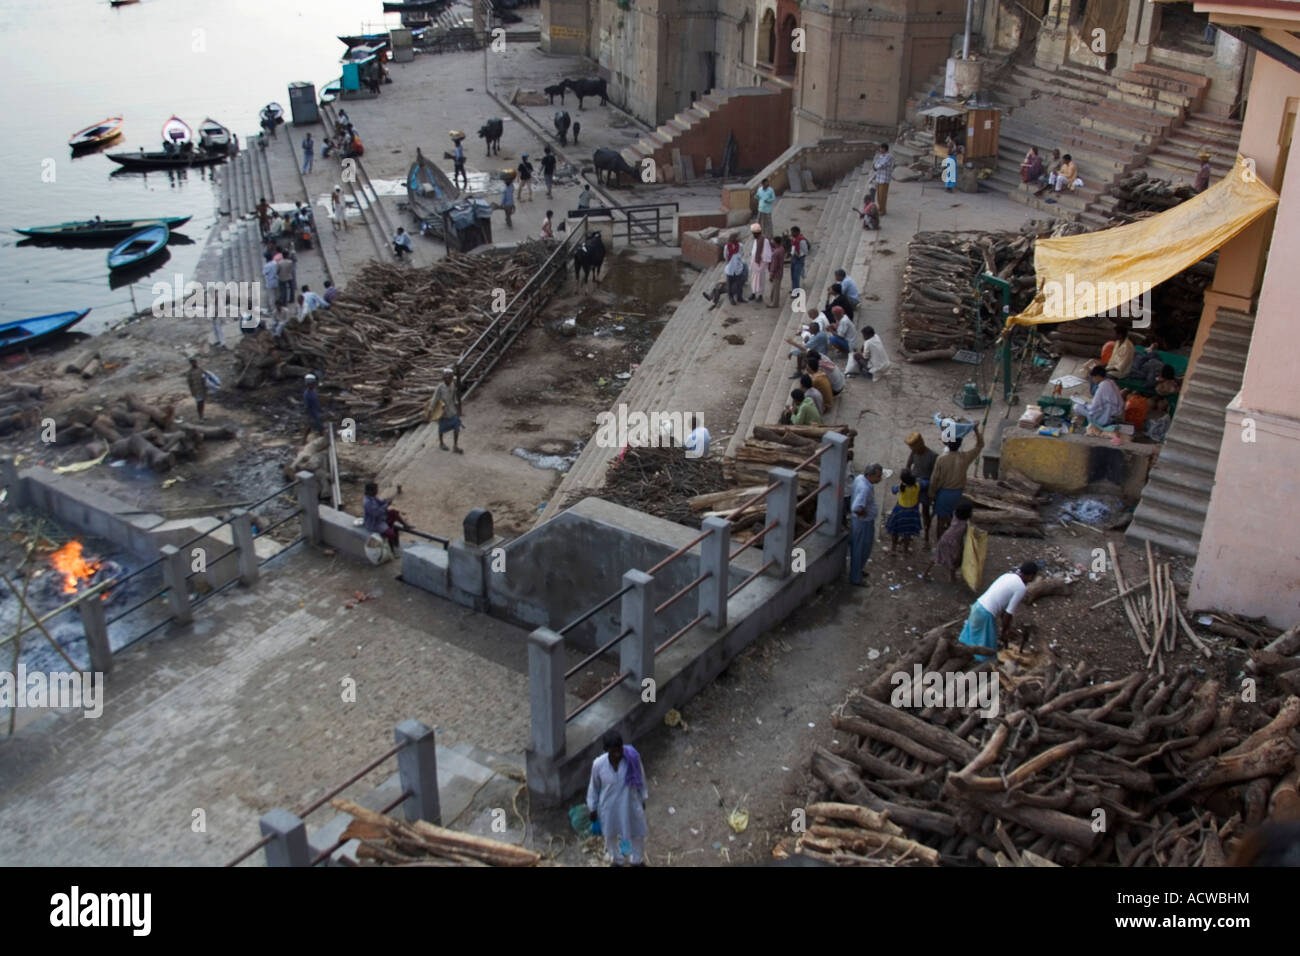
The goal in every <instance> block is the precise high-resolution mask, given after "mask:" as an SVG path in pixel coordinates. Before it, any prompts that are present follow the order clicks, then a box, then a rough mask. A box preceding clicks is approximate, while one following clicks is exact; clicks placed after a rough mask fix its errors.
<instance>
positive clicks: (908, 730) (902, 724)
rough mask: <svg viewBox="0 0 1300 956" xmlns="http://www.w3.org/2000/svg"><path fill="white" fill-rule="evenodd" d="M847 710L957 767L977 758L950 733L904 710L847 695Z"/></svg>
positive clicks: (966, 744)
mask: <svg viewBox="0 0 1300 956" xmlns="http://www.w3.org/2000/svg"><path fill="white" fill-rule="evenodd" d="M846 706H847V707H848V709H849V710H850V711H852V712H853V713H855V714H858V715H859V716H862V717H866V718H867V719H868V720H870V721H872V722H873V723H875V724H877V725H878V726H882V727H887V728H889V729H891V730H894V731H897V732H898V733H900V734H902V735H904V736H906V737H908V738H909V739H911V740H912V741H915V742H917V743H920V744H922V745H923V746H925V747H926V748H928V749H930V750H932V751H938V752H939V753H941V754H943V755H944V756H946V757H949V758H950V759H952V760H956V761H957V762H958V763H961V764H966V763H969V762H970V761H971V760H972V759H974V757H975V756H976V754H977V751H976V749H975V748H974V747H973V746H971V745H970V744H968V743H967V742H966V741H964V740H962V739H961V738H960V737H958V736H957V735H956V734H954V733H953V732H952V731H950V730H947V729H945V728H943V727H937V726H935V725H933V724H931V723H929V722H927V721H924V720H921V719H920V718H919V717H914V716H913V715H912V714H909V713H907V712H906V711H904V710H899V709H898V708H896V707H891V706H889V705H888V704H884V703H881V702H880V701H878V700H873V699H872V698H870V697H868V696H866V695H864V694H850V695H849V698H848V700H847V701H846Z"/></svg>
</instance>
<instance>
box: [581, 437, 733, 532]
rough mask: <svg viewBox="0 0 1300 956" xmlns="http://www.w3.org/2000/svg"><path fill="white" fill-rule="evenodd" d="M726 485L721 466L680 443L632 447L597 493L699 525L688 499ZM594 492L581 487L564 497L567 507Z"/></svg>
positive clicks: (615, 463)
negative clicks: (689, 452) (688, 454)
mask: <svg viewBox="0 0 1300 956" xmlns="http://www.w3.org/2000/svg"><path fill="white" fill-rule="evenodd" d="M724 487H726V479H724V478H723V476H722V466H721V465H720V464H719V463H718V462H717V461H716V460H713V459H709V458H687V457H686V453H685V451H684V450H683V449H681V448H679V447H669V448H639V447H629V448H628V449H627V450H626V451H625V452H623V454H622V455H620V456H619V457H617V458H615V459H614V460H613V461H612V462H610V464H609V469H608V470H607V471H606V473H605V483H604V485H602V486H601V489H600V491H599V492H597V494H599V496H600V497H601V498H604V499H605V500H606V501H612V502H614V503H615V504H619V505H623V506H624V507H627V508H635V509H636V510H637V511H644V512H645V513H646V514H650V515H654V516H655V517H657V518H664V519H665V520H668V521H676V522H677V523H678V524H685V525H690V526H691V527H693V528H698V527H699V526H700V516H699V515H697V514H695V512H693V511H692V510H691V507H690V505H689V504H688V503H687V502H688V501H689V500H691V499H692V498H693V497H694V496H696V495H702V494H705V493H707V492H711V491H717V490H718V489H721V488H724ZM589 494H591V492H589V491H586V490H582V489H579V490H578V491H575V492H573V493H572V494H570V496H569V498H568V499H567V500H566V501H565V503H564V506H565V507H566V508H567V507H569V506H570V505H572V504H575V503H576V502H578V501H580V500H582V499H583V498H585V497H587V496H588V495H589Z"/></svg>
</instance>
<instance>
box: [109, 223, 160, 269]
mask: <svg viewBox="0 0 1300 956" xmlns="http://www.w3.org/2000/svg"><path fill="white" fill-rule="evenodd" d="M170 237H171V230H169V229H168V228H167V227H166V226H165V225H163V224H162V223H155V224H154V225H152V226H148V227H146V228H144V229H141V230H140V231H139V232H137V233H135V234H134V235H132V236H128V237H127V238H125V239H123V240H122V241H121V242H119V243H118V244H117V245H116V246H114V247H113V248H112V250H111V251H110V252H109V254H108V270H109V272H117V271H119V270H122V269H133V268H136V267H137V266H142V265H145V264H146V263H148V262H149V261H150V260H152V259H153V258H154V257H156V256H159V255H161V254H162V251H163V250H164V249H166V248H167V240H168V239H169V238H170Z"/></svg>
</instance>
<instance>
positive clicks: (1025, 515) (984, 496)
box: [962, 469, 1051, 538]
mask: <svg viewBox="0 0 1300 956" xmlns="http://www.w3.org/2000/svg"><path fill="white" fill-rule="evenodd" d="M962 496H963V497H964V498H967V499H969V500H970V502H971V504H972V505H973V506H974V507H973V510H972V512H971V523H972V524H973V525H975V527H977V528H979V529H980V530H981V531H987V532H988V533H989V534H1000V535H1010V536H1012V537H1020V538H1042V537H1044V536H1045V532H1044V531H1043V519H1042V516H1041V515H1040V514H1039V513H1038V509H1039V507H1041V506H1042V505H1045V504H1047V503H1048V502H1049V501H1050V500H1051V496H1050V495H1047V494H1045V493H1044V492H1043V486H1042V485H1041V484H1039V483H1038V482H1036V481H1031V480H1030V479H1029V478H1026V477H1025V476H1024V475H1022V474H1020V473H1019V472H1016V471H1015V470H1014V469H1012V470H1010V473H1009V474H1008V475H1006V476H1005V477H1003V478H999V479H997V480H992V479H988V478H967V479H966V489H965V490H964V491H963V492H962Z"/></svg>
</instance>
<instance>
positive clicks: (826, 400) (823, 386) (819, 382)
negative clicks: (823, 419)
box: [812, 372, 835, 414]
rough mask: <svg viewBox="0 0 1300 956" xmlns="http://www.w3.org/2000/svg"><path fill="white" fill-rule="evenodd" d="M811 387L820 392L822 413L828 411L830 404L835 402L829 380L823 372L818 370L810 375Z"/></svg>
mask: <svg viewBox="0 0 1300 956" xmlns="http://www.w3.org/2000/svg"><path fill="white" fill-rule="evenodd" d="M812 381H813V388H815V389H817V391H819V392H821V393H822V408H823V409H825V412H823V414H826V413H829V412H830V410H831V406H833V405H834V404H835V393H834V392H833V391H832V390H831V380H830V379H829V378H827V377H826V373H825V372H818V373H816V374H815V375H813V377H812Z"/></svg>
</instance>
